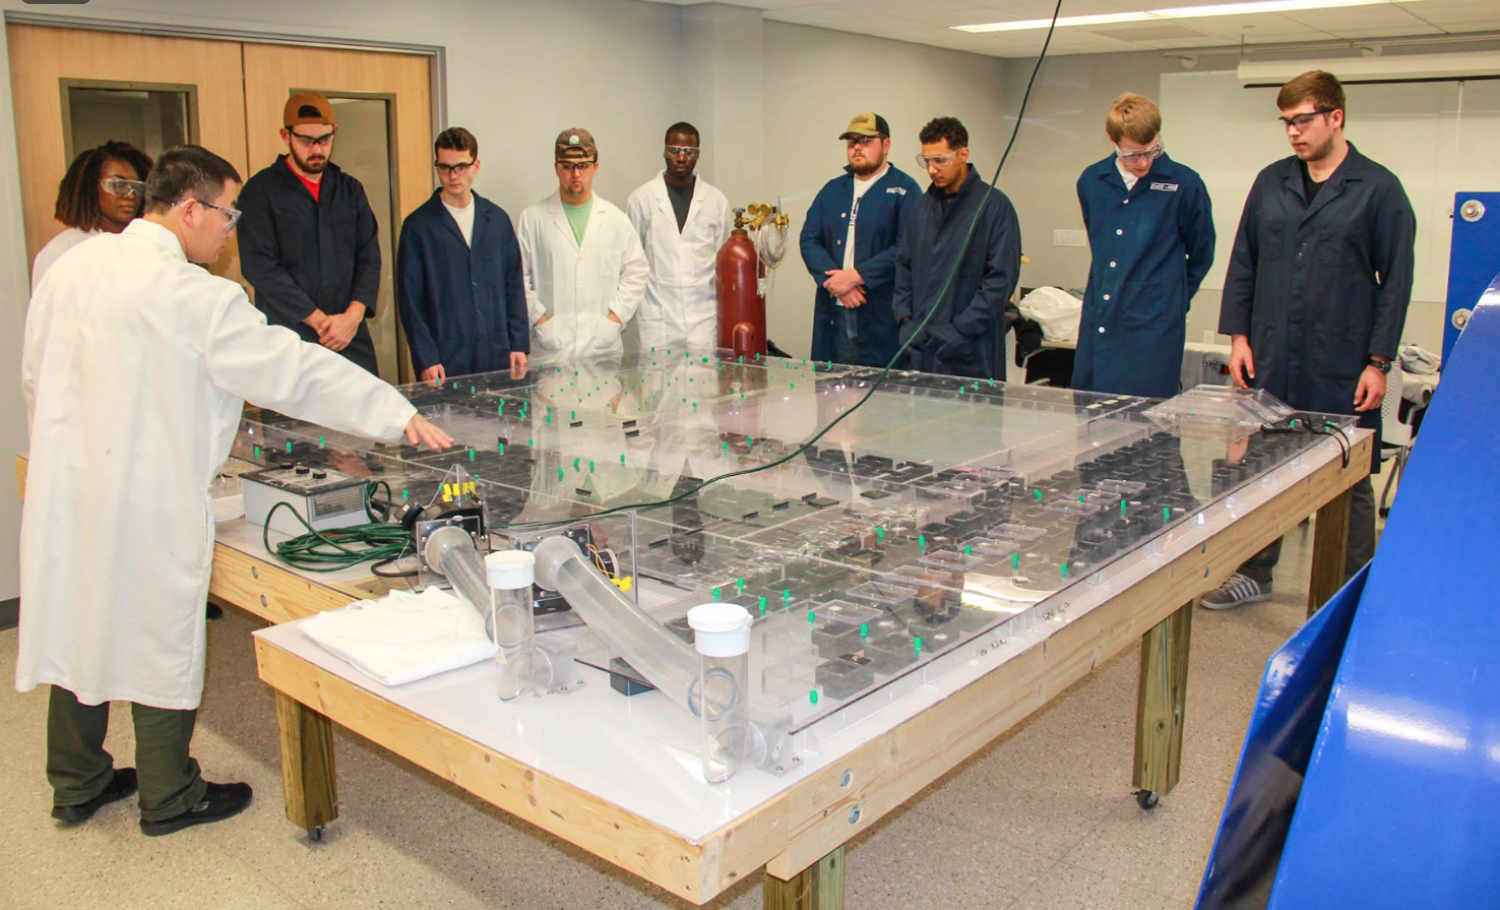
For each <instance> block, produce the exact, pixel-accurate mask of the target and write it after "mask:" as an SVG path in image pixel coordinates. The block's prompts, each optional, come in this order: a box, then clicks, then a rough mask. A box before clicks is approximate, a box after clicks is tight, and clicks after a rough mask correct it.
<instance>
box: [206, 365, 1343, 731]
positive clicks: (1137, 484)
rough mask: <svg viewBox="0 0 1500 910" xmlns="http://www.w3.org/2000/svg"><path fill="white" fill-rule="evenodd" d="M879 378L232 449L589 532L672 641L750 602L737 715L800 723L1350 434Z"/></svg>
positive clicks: (688, 372)
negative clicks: (453, 487) (425, 443)
mask: <svg viewBox="0 0 1500 910" xmlns="http://www.w3.org/2000/svg"><path fill="white" fill-rule="evenodd" d="M879 375H880V374H879V371H876V370H870V369H865V368H852V367H851V368H846V367H842V366H840V365H838V364H830V363H826V362H820V363H810V362H807V361H804V360H801V359H785V358H770V359H760V358H750V359H749V360H748V362H747V361H744V360H742V359H740V358H736V357H732V356H730V355H728V354H726V353H723V352H719V353H707V352H688V351H680V350H679V351H667V350H661V351H646V352H642V353H637V354H628V355H625V356H623V357H620V358H616V359H611V360H604V361H593V362H589V363H580V364H570V365H566V366H557V365H552V366H547V367H543V368H540V369H537V370H533V371H531V372H530V373H528V374H527V375H525V376H523V377H519V378H518V377H515V376H512V375H511V374H509V373H495V374H483V375H477V376H468V377H462V378H458V379H449V380H447V381H445V382H444V383H442V384H441V385H439V386H432V385H426V384H422V385H413V386H409V387H406V388H404V389H403V392H404V394H406V395H407V396H408V397H409V398H410V400H411V401H412V402H413V403H414V404H416V405H417V407H418V409H419V410H420V412H421V413H422V414H423V415H424V416H426V417H427V418H428V419H430V420H432V421H433V422H435V423H437V424H438V425H440V426H442V427H443V428H444V429H445V430H447V431H448V432H449V433H451V434H452V435H453V437H454V438H455V440H456V441H457V445H456V447H455V448H454V449H453V450H451V451H449V452H430V451H422V450H417V449H414V448H412V447H410V446H407V445H404V444H403V445H396V444H380V443H373V442H370V441H368V440H362V439H356V438H351V437H348V436H345V435H342V434H337V433H333V432H331V431H328V430H325V429H322V428H319V427H317V426H313V425H310V424H306V423H303V422H301V421H297V420H293V419H289V418H286V417H284V416H281V415H277V414H272V413H268V412H257V411H255V410H253V409H251V410H249V411H247V414H246V418H245V421H244V425H243V427H242V431H241V433H240V437H239V440H238V443H237V445H236V448H235V453H236V454H237V455H238V456H240V457H242V458H246V459H248V460H251V461H255V462H258V463H261V464H266V465H281V464H305V465H309V466H318V465H328V466H330V467H333V468H335V469H337V470H340V471H343V472H345V473H348V474H352V475H355V476H359V477H365V478H369V479H370V480H372V481H374V480H380V481H385V483H386V484H387V485H389V487H390V495H391V498H392V499H393V500H395V501H396V502H397V503H398V504H399V503H400V502H401V501H403V500H411V501H417V502H421V503H426V502H429V501H430V500H432V499H433V497H434V495H435V494H437V492H438V490H439V485H440V482H441V480H442V478H443V475H444V474H445V473H446V472H447V471H448V470H449V469H451V468H452V467H453V466H455V465H457V466H459V467H461V468H462V469H463V470H465V471H467V472H468V473H469V474H470V475H472V476H473V477H474V478H475V479H476V482H477V486H478V488H479V490H480V491H481V494H482V497H483V499H484V502H485V504H486V507H487V511H488V515H489V519H490V522H491V524H492V528H493V529H494V530H495V531H496V532H497V533H499V534H500V535H502V536H503V535H505V534H506V533H507V530H511V531H512V532H514V533H519V532H523V531H524V532H525V533H527V534H531V533H534V532H537V531H538V530H543V526H542V523H546V522H569V523H572V524H573V525H575V526H576V525H577V523H579V522H584V523H592V524H593V525H594V528H595V535H594V536H595V539H596V540H597V541H599V542H600V544H601V546H603V545H607V546H608V547H609V548H610V549H611V551H612V552H613V553H614V555H615V556H617V557H618V558H619V565H621V566H623V567H625V568H626V569H630V570H631V571H633V572H634V573H635V574H636V577H637V582H638V583H640V584H642V585H646V586H648V587H649V589H650V591H651V593H652V596H651V597H650V598H649V609H651V611H652V612H653V615H655V616H657V617H658V618H659V619H660V620H661V621H662V622H663V623H664V624H665V625H667V626H668V627H669V628H670V629H672V630H673V631H675V632H677V633H678V634H680V635H682V636H683V637H684V638H686V639H689V640H690V639H691V632H690V630H688V628H687V626H686V623H685V621H684V619H683V617H684V615H685V614H686V612H687V610H688V608H689V607H691V606H693V605H695V604H698V603H702V602H705V601H709V600H723V601H733V602H736V603H741V604H743V605H744V606H745V607H747V608H748V609H749V610H750V612H751V614H752V616H754V618H755V629H754V634H753V636H752V653H751V664H752V666H751V674H752V678H753V681H754V687H755V696H756V697H757V698H758V699H762V700H774V701H780V702H783V703H785V704H786V705H787V706H789V707H790V708H791V710H792V712H793V714H794V716H795V722H796V725H797V729H806V728H807V727H808V725H810V724H813V723H816V722H819V721H821V720H824V719H826V718H829V717H831V716H832V715H834V714H836V713H838V712H840V711H842V710H844V709H845V708H847V707H848V706H850V705H854V704H858V703H860V702H861V701H862V700H864V699H866V698H867V697H868V696H870V695H872V694H874V693H878V692H880V690H881V689H882V688H883V687H885V686H887V685H889V684H890V683H892V682H893V681H896V680H899V679H902V678H903V677H906V676H908V675H909V674H912V673H913V671H917V670H920V669H922V668H924V667H926V666H928V665H929V664H930V663H931V662H932V661H933V660H934V659H936V658H938V657H939V656H941V655H942V654H943V653H945V652H946V651H949V650H951V649H953V648H956V647H958V646H959V645H961V644H963V643H965V642H969V641H971V640H973V639H974V638H976V637H977V636H979V635H982V634H983V635H991V636H993V635H995V634H997V630H998V631H999V633H1000V634H1006V635H1010V634H1014V635H1022V634H1024V633H1025V632H1026V631H1027V630H1028V629H1029V628H1030V627H1031V626H1033V625H1034V624H1038V623H1045V622H1051V621H1054V620H1055V618H1056V615H1057V610H1056V609H1055V608H1049V605H1051V604H1057V603H1060V602H1061V599H1060V597H1059V595H1063V594H1064V592H1066V591H1067V590H1068V589H1069V588H1070V587H1072V586H1075V585H1081V584H1086V583H1088V580H1089V578H1090V576H1091V575H1092V574H1093V573H1095V572H1097V571H1098V570H1099V569H1101V568H1102V567H1103V566H1105V565H1107V564H1109V563H1111V562H1112V561H1114V560H1117V559H1120V558H1122V557H1126V556H1128V555H1129V554H1131V553H1133V552H1136V551H1138V550H1140V549H1141V548H1143V547H1149V546H1150V544H1151V542H1152V541H1153V540H1154V539H1155V538H1157V537H1158V536H1159V535H1161V534H1163V533H1164V532H1168V531H1170V530H1171V529H1172V528H1174V527H1176V526H1179V525H1181V524H1182V523H1183V522H1187V521H1189V520H1190V519H1191V518H1192V517H1193V516H1194V515H1195V514H1196V513H1197V512H1198V511H1199V510H1201V509H1202V508H1204V507H1205V506H1207V505H1208V504H1209V503H1210V502H1213V501H1215V500H1217V499H1220V498H1222V497H1224V496H1226V495H1229V494H1231V493H1232V492H1233V491H1235V490H1236V489H1238V488H1240V487H1241V486H1243V485H1245V484H1247V483H1250V482H1252V481H1254V480H1256V479H1257V478H1260V477H1263V476H1264V475H1266V474H1267V473H1268V472H1270V471H1272V470H1274V469H1275V468H1276V467H1278V466H1279V465H1281V464H1283V463H1285V462H1287V461H1288V460H1289V459H1292V458H1294V457H1295V456H1297V455H1298V454H1300V453H1302V452H1304V451H1306V450H1307V449H1309V448H1311V447H1312V446H1314V445H1316V444H1318V443H1319V442H1320V441H1322V439H1323V437H1322V436H1320V435H1318V434H1317V433H1315V432H1310V431H1308V426H1312V427H1314V428H1317V429H1322V430H1329V429H1335V428H1336V429H1347V428H1349V427H1352V425H1353V422H1354V421H1353V418H1350V417H1333V416H1328V415H1317V417H1316V419H1315V420H1313V419H1308V420H1304V421H1303V424H1302V429H1300V430H1297V429H1295V428H1293V429H1289V430H1286V431H1280V432H1270V431H1256V432H1252V433H1250V435H1249V436H1248V437H1246V438H1241V439H1234V438H1232V435H1233V434H1231V436H1225V435H1224V434H1216V433H1214V432H1199V430H1202V429H1203V428H1202V427H1199V426H1196V425H1192V424H1191V421H1183V420H1177V421H1174V422H1166V424H1167V425H1166V426H1163V423H1164V422H1163V421H1161V420H1160V419H1159V418H1160V411H1159V410H1158V411H1157V412H1156V413H1152V409H1153V408H1158V409H1159V408H1160V407H1161V403H1160V402H1159V401H1154V400H1148V399H1141V398H1130V397H1125V396H1109V395H1096V394H1090V393H1083V392H1074V391H1070V390H1061V389H1052V388H1048V387H1036V386H1013V385H1006V384H1004V383H999V382H990V381H988V380H978V381H975V380H960V379H956V378H952V377H943V376H932V375H926V374H916V373H901V372H892V373H890V374H888V375H887V376H886V378H885V379H884V381H883V382H882V383H881V384H880V386H879V388H878V389H876V390H875V391H874V392H873V394H871V388H872V385H873V384H874V383H875V382H876V381H877V379H878V377H879ZM867 395H868V396H869V397H868V400H867V401H865V403H864V404H863V405H860V404H859V403H860V401H861V400H862V399H864V398H865V397H866V396H867ZM1255 403H1256V406H1258V407H1266V408H1267V413H1268V414H1271V415H1273V416H1274V415H1280V414H1282V411H1281V410H1274V409H1270V408H1269V405H1267V404H1266V402H1265V401H1264V400H1262V399H1260V398H1257V399H1255ZM1270 404H1272V405H1275V404H1279V403H1275V402H1274V401H1273V402H1271V403H1270ZM1212 416H1213V417H1214V419H1218V418H1219V412H1217V411H1216V412H1214V414H1213V415H1212ZM1153 417H1156V418H1158V419H1156V420H1153V419H1152V418H1153ZM1283 423H1284V421H1283ZM830 424H833V426H832V429H830V430H828V431H827V432H826V433H825V434H824V435H823V436H822V437H821V438H819V439H817V440H816V441H813V442H812V443H811V445H810V446H808V447H806V448H805V449H804V450H801V451H799V449H802V448H803V445H804V443H805V442H806V441H808V440H810V439H812V437H813V436H814V435H815V434H816V433H818V431H819V430H822V429H824V428H826V427H828V426H829V425H830ZM756 469H763V470H756ZM723 475H730V476H727V477H723V479H720V480H717V481H715V482H714V483H712V484H710V485H708V486H706V487H702V488H701V489H699V487H701V485H702V484H703V482H704V481H706V480H709V479H712V478H718V477H721V476H723ZM381 495H382V496H383V489H382V492H381ZM621 511H630V512H634V513H635V519H636V520H635V522H634V525H633V532H632V533H631V534H630V535H628V536H626V535H624V534H621V533H620V532H619V531H618V530H617V529H618V527H619V526H620V525H619V523H618V522H617V521H616V520H615V519H614V518H613V516H615V515H618V514H619V513H620V512H621ZM632 567H633V568H632ZM642 602H643V603H647V602H648V601H647V600H643V601H642ZM609 657H610V655H608V654H607V653H595V654H592V655H591V654H590V652H589V648H588V647H587V646H584V647H583V648H582V649H581V651H580V659H581V660H585V662H588V663H592V664H601V665H602V664H603V663H604V662H605V661H607V660H608V659H609Z"/></svg>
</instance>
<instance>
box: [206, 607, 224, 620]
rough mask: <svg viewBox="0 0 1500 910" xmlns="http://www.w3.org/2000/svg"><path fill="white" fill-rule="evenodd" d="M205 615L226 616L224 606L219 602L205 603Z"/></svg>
mask: <svg viewBox="0 0 1500 910" xmlns="http://www.w3.org/2000/svg"><path fill="white" fill-rule="evenodd" d="M203 615H204V616H206V617H208V618H209V619H220V618H222V617H223V616H224V608H223V607H221V606H219V605H218V604H205V605H204V610H203Z"/></svg>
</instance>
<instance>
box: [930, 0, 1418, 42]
mask: <svg viewBox="0 0 1500 910" xmlns="http://www.w3.org/2000/svg"><path fill="white" fill-rule="evenodd" d="M1391 2H1392V0H1244V2H1240V3H1220V4H1208V5H1204V6H1174V7H1167V8H1164V9H1153V10H1142V11H1140V12H1133V13H1106V14H1104V15H1100V16H1062V17H1060V18H1059V19H1058V20H1057V24H1058V27H1063V26H1078V25H1113V24H1115V23H1120V22H1156V21H1163V20H1170V19H1202V18H1207V17H1210V16H1249V15H1255V14H1257V13H1292V12H1303V11H1308V10H1325V9H1344V8H1346V7H1351V6H1376V5H1389V4H1390V3H1391ZM1402 2H1404V3H1418V2H1421V0H1402ZM1051 25H1052V20H1051V19H1022V20H1017V21H1013V22H989V23H985V24H983V25H954V26H950V28H953V29H954V30H956V31H960V32H970V33H972V34H980V33H984V32H1019V31H1028V30H1030V29H1039V28H1047V27H1049V26H1051Z"/></svg>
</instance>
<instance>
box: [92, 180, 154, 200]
mask: <svg viewBox="0 0 1500 910" xmlns="http://www.w3.org/2000/svg"><path fill="white" fill-rule="evenodd" d="M99 187H100V188H101V189H103V190H104V192H106V193H108V194H110V195H111V196H120V197H122V198H125V199H139V198H141V196H143V195H144V194H145V192H146V181H144V180H131V179H129V178H127V177H106V178H105V179H103V180H101V181H99Z"/></svg>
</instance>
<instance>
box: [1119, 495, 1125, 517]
mask: <svg viewBox="0 0 1500 910" xmlns="http://www.w3.org/2000/svg"><path fill="white" fill-rule="evenodd" d="M1120 517H1121V518H1124V517H1125V500H1123V499H1122V500H1120Z"/></svg>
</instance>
